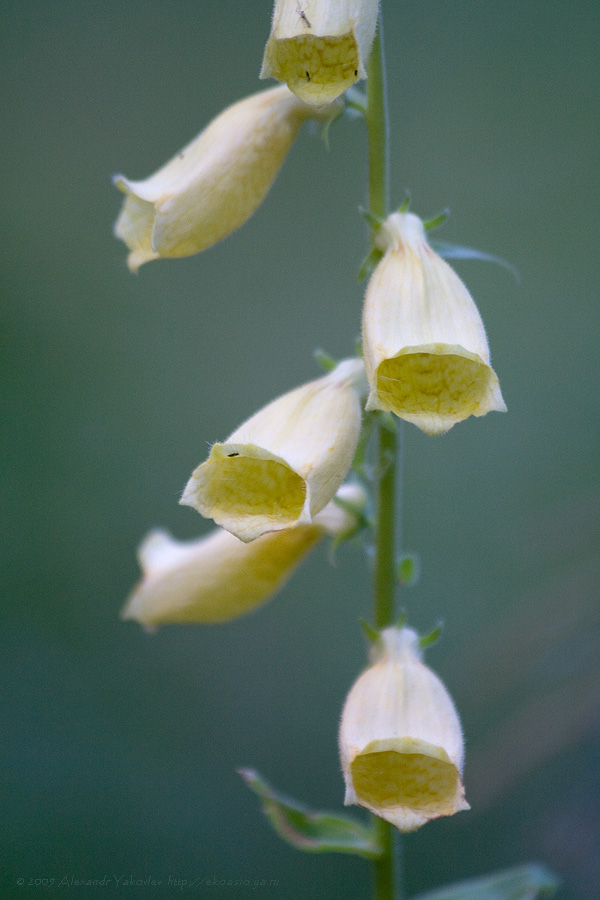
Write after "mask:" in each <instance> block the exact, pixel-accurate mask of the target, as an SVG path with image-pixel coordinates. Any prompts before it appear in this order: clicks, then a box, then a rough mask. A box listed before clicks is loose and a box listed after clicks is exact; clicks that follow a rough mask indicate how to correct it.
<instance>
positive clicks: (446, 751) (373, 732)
mask: <svg viewBox="0 0 600 900" xmlns="http://www.w3.org/2000/svg"><path fill="white" fill-rule="evenodd" d="M376 654H377V655H376V657H375V660H374V664H373V665H372V666H371V667H370V668H368V669H367V670H366V671H365V672H364V673H363V674H362V675H361V676H360V678H359V679H358V680H357V681H356V683H355V684H354V686H353V688H352V689H351V691H350V693H349V695H348V698H347V700H346V704H345V706H344V711H343V713H342V721H341V725H340V755H341V760H342V769H343V772H344V779H345V782H346V797H345V803H346V805H349V804H351V803H357V804H359V805H360V806H364V807H365V808H366V809H369V810H371V811H372V812H374V813H375V814H376V815H378V816H380V817H381V818H384V819H386V820H387V821H389V822H391V823H392V824H393V825H395V826H396V827H397V828H399V829H400V830H401V831H412V830H414V829H415V828H418V827H420V826H421V825H423V824H425V822H427V821H430V820H431V819H435V818H439V817H440V816H447V815H453V814H454V813H455V812H458V811H460V810H462V809H468V804H467V802H466V800H465V798H464V788H463V785H462V779H461V776H462V768H463V757H464V751H463V738H462V731H461V727H460V721H459V719H458V715H457V713H456V710H455V708H454V705H453V703H452V699H451V698H450V696H449V694H448V692H447V691H446V689H445V687H444V686H443V684H442V682H441V681H440V679H439V678H438V677H437V676H436V675H435V674H434V673H433V672H432V671H431V670H430V669H428V668H427V666H425V665H424V664H423V663H422V662H421V659H420V656H421V652H420V649H419V646H418V637H417V635H416V634H415V632H413V631H411V630H410V629H407V628H404V629H397V628H388V629H385V630H384V631H383V632H382V634H381V645H380V646H379V647H378V648H376Z"/></svg>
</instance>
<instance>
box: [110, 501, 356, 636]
mask: <svg viewBox="0 0 600 900" xmlns="http://www.w3.org/2000/svg"><path fill="white" fill-rule="evenodd" d="M336 496H339V497H340V498H342V499H345V500H348V501H350V502H352V503H353V504H354V505H356V506H357V507H358V508H360V507H361V506H362V505H364V502H365V496H364V491H363V490H362V489H361V488H359V487H358V486H357V485H352V484H348V485H342V487H341V488H340V490H339V491H338V494H337V495H336ZM355 524H356V516H355V515H353V514H352V513H350V512H348V511H347V510H346V509H343V508H341V507H340V506H338V505H337V504H336V503H335V501H331V502H330V503H329V504H328V505H327V506H326V507H325V508H324V509H323V510H322V511H321V512H320V513H319V514H318V515H316V516H315V518H314V519H313V521H312V523H310V524H308V525H300V526H298V527H296V528H289V529H286V530H284V531H277V532H274V533H272V534H266V535H263V537H261V538H259V539H258V540H256V541H253V542H252V543H250V544H245V543H243V542H242V541H240V540H238V539H237V538H236V537H234V536H233V535H231V534H229V533H228V532H227V531H223V530H222V529H215V530H213V531H212V532H211V533H210V534H209V535H207V536H206V537H202V538H200V539H198V540H195V541H176V540H175V539H174V538H172V537H171V535H170V534H168V533H167V532H164V531H153V532H151V533H150V534H149V535H148V536H147V537H146V538H145V540H144V541H143V543H142V545H141V546H140V549H139V551H138V558H139V562H140V566H141V569H142V574H143V577H142V579H141V581H140V582H139V583H138V584H137V585H136V587H135V588H134V590H133V591H132V593H131V595H130V597H129V599H128V601H127V604H126V605H125V608H124V609H123V611H122V613H121V618H123V619H133V620H135V621H137V622H139V623H141V624H142V625H145V626H147V627H153V626H156V625H162V624H169V623H170V624H185V623H198V624H205V625H206V624H216V623H219V622H229V621H230V620H232V619H236V618H238V617H239V616H242V615H245V614H246V613H249V612H252V611H253V610H254V609H256V608H257V607H258V606H261V605H262V604H263V603H266V602H267V601H268V600H270V599H271V598H272V597H273V596H275V594H276V593H278V591H279V590H280V589H281V588H282V587H283V585H284V584H285V583H286V582H287V580H288V579H289V578H290V576H291V575H292V573H293V572H294V571H295V569H296V567H297V566H298V565H299V564H300V563H301V562H302V560H303V559H304V558H305V556H306V555H307V554H308V553H309V552H310V551H311V549H312V548H313V547H314V546H315V544H316V543H317V542H318V541H319V540H321V538H323V537H324V536H325V535H326V534H329V535H332V536H337V535H341V534H343V533H344V532H346V531H350V530H351V529H352V528H353V527H354V526H355Z"/></svg>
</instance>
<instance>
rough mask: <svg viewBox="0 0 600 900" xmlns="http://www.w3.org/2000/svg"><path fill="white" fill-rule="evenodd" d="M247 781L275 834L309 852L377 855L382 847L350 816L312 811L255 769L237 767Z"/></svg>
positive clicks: (366, 829)
mask: <svg viewBox="0 0 600 900" xmlns="http://www.w3.org/2000/svg"><path fill="white" fill-rule="evenodd" d="M238 772H239V774H240V775H241V776H242V778H243V779H244V781H245V782H246V784H247V785H248V787H249V788H251V790H253V791H254V793H255V794H258V796H259V797H260V799H261V800H262V804H263V810H264V812H265V813H266V815H267V817H268V818H269V820H270V822H271V825H272V826H273V828H274V829H275V831H276V832H277V834H278V835H279V836H280V837H282V838H283V840H284V841H287V843H288V844H291V845H292V847H296V849H297V850H306V851H308V852H309V853H354V854H356V855H357V856H364V857H366V858H367V859H377V857H379V856H380V855H381V849H380V847H379V846H378V844H377V841H376V838H375V835H374V833H373V832H372V831H371V829H369V828H366V827H365V826H364V825H361V824H360V823H359V822H356V821H355V820H354V819H351V818H350V817H349V816H336V815H332V814H331V813H323V812H315V811H313V810H310V809H307V808H306V807H305V806H303V805H302V804H300V803H297V802H296V801H295V800H291V799H290V798H289V797H284V796H283V794H278V793H277V792H276V791H274V790H273V789H272V788H271V787H270V786H269V785H268V784H267V783H266V781H264V780H263V779H262V778H261V776H260V775H259V774H258V772H255V771H254V769H238Z"/></svg>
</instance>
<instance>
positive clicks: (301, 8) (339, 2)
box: [260, 0, 379, 106]
mask: <svg viewBox="0 0 600 900" xmlns="http://www.w3.org/2000/svg"><path fill="white" fill-rule="evenodd" d="M378 10H379V0H276V2H275V7H274V10H273V21H272V25H271V35H270V37H269V40H268V42H267V46H266V48H265V55H264V59H263V64H262V70H261V73H260V77H261V78H271V77H272V78H277V79H278V80H279V81H286V82H287V84H288V87H289V88H290V90H292V91H293V92H294V93H295V94H297V95H298V97H300V98H301V99H302V100H304V101H305V102H306V103H310V104H315V105H317V106H320V105H321V104H323V103H329V102H330V101H331V100H334V99H335V98H336V97H339V95H340V94H342V93H343V92H344V91H345V90H346V89H347V88H349V87H350V85H352V84H354V82H355V81H358V80H359V79H361V78H366V77H367V73H366V65H367V62H368V59H369V55H370V53H371V46H372V44H373V38H374V37H375V28H376V25H377V14H378Z"/></svg>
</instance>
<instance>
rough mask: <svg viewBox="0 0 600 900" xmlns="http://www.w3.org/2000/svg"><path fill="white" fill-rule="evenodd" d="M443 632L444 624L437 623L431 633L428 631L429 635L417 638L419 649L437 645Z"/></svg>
mask: <svg viewBox="0 0 600 900" xmlns="http://www.w3.org/2000/svg"><path fill="white" fill-rule="evenodd" d="M443 630H444V623H443V622H438V623H437V625H436V626H435V628H434V629H433V631H430V632H429V634H424V635H423V637H420V638H419V647H421V649H425V647H432V646H433V644H437V642H438V641H439V639H440V638H441V636H442V631H443Z"/></svg>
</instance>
